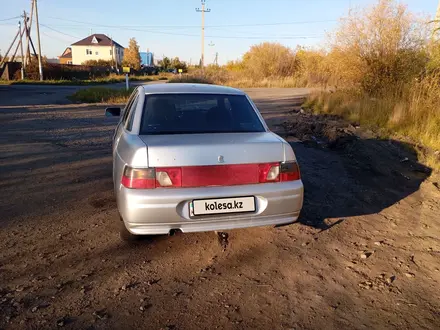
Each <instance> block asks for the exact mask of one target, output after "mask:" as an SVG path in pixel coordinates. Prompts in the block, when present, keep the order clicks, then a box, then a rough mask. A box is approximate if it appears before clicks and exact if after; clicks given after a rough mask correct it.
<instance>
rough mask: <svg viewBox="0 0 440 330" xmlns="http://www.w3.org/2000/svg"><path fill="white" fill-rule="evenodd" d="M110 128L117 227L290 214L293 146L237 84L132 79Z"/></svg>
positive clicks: (207, 224) (294, 210) (294, 195)
mask: <svg viewBox="0 0 440 330" xmlns="http://www.w3.org/2000/svg"><path fill="white" fill-rule="evenodd" d="M106 115H107V116H121V119H120V121H119V123H118V125H117V127H116V130H115V133H114V137H113V182H114V190H115V194H116V199H117V206H118V210H119V213H120V216H121V219H122V220H123V223H124V226H122V231H121V237H122V238H123V239H126V240H129V239H133V238H136V237H137V235H151V234H168V233H172V232H174V231H182V232H198V231H220V230H229V229H235V228H244V227H252V226H264V225H279V224H286V223H291V222H294V221H295V220H296V219H297V218H298V216H299V213H300V210H301V208H302V204H303V184H302V181H301V177H300V171H299V167H298V163H297V161H296V158H295V154H294V152H293V150H292V148H291V146H290V145H289V144H288V143H287V142H286V141H284V140H283V139H282V138H281V137H279V136H278V135H276V134H275V133H273V132H270V131H269V129H268V128H267V126H266V124H265V122H264V120H263V118H262V117H261V115H260V113H259V111H258V110H257V108H256V106H255V105H254V103H253V102H252V101H251V100H250V98H249V97H248V96H247V95H246V94H245V93H244V92H242V91H240V90H237V89H233V88H228V87H222V86H214V85H199V84H154V85H142V86H139V87H137V88H136V89H135V90H134V92H133V94H132V95H131V96H130V99H129V100H128V103H127V105H126V107H125V109H124V110H123V111H122V110H121V109H120V108H107V109H106Z"/></svg>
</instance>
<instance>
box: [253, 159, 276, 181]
mask: <svg viewBox="0 0 440 330" xmlns="http://www.w3.org/2000/svg"><path fill="white" fill-rule="evenodd" d="M258 169H259V182H260V183H265V182H278V181H280V163H267V164H259V165H258Z"/></svg>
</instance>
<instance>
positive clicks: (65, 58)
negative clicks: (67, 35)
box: [58, 47, 73, 64]
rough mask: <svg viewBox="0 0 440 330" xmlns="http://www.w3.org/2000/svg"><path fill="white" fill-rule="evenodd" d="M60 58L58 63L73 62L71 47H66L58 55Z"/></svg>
mask: <svg viewBox="0 0 440 330" xmlns="http://www.w3.org/2000/svg"><path fill="white" fill-rule="evenodd" d="M58 58H59V59H60V64H73V62H72V48H70V47H67V48H66V49H65V50H64V52H63V53H62V54H61V56H58Z"/></svg>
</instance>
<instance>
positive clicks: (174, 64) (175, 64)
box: [171, 57, 188, 71]
mask: <svg viewBox="0 0 440 330" xmlns="http://www.w3.org/2000/svg"><path fill="white" fill-rule="evenodd" d="M171 68H173V69H176V70H179V69H182V70H183V71H187V70H188V67H187V65H186V62H183V61H181V60H180V59H179V58H178V57H175V58H173V60H172V61H171Z"/></svg>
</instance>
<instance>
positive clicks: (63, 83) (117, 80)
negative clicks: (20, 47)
mask: <svg viewBox="0 0 440 330" xmlns="http://www.w3.org/2000/svg"><path fill="white" fill-rule="evenodd" d="M156 80H168V77H167V76H165V75H158V76H131V77H130V81H156ZM121 82H125V76H124V75H119V76H117V75H112V76H109V77H104V78H97V79H87V80H76V79H73V80H43V81H39V80H27V79H25V80H0V85H59V86H83V85H85V86H87V85H91V86H92V85H104V84H115V83H121Z"/></svg>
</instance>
